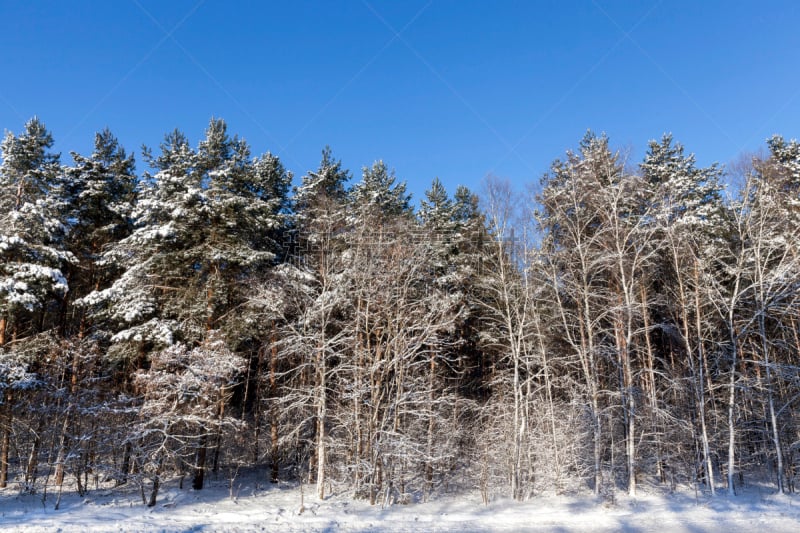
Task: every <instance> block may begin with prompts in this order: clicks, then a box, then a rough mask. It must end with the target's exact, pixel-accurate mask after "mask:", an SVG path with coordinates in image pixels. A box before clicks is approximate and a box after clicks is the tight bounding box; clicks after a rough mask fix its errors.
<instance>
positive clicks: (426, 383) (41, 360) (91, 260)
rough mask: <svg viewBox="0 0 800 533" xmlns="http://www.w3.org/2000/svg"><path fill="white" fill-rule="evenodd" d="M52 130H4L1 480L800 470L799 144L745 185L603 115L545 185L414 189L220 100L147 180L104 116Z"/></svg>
mask: <svg viewBox="0 0 800 533" xmlns="http://www.w3.org/2000/svg"><path fill="white" fill-rule="evenodd" d="M52 146H53V139H52V136H51V134H50V133H49V132H48V130H47V129H46V127H45V126H44V124H43V123H42V122H41V121H39V120H38V119H32V120H31V121H29V122H28V123H27V124H26V125H25V127H24V130H23V131H22V133H20V134H17V135H15V134H13V133H7V134H6V135H5V138H4V139H3V141H2V145H0V151H1V152H2V154H1V155H2V164H0V257H1V258H2V262H0V487H6V486H8V485H12V486H17V487H18V488H19V490H21V491H26V492H50V493H54V492H55V493H56V494H57V497H56V503H55V505H56V507H57V506H58V503H59V501H60V495H61V494H62V491H63V490H64V488H65V486H66V487H67V488H68V490H73V489H74V490H77V491H78V492H81V493H83V492H85V491H87V490H90V489H91V488H93V487H99V486H101V485H102V486H109V484H111V485H123V484H126V483H136V484H138V485H139V486H140V487H141V494H142V499H143V502H144V503H146V504H149V505H155V503H156V500H157V496H158V491H159V488H160V486H161V484H162V483H163V481H164V480H167V479H175V478H179V479H180V483H181V485H183V482H184V479H186V480H187V482H190V483H191V486H192V487H193V488H194V489H195V490H200V489H202V488H203V486H204V484H205V482H206V476H207V475H208V474H209V473H212V474H214V475H226V476H231V478H232V477H233V476H235V475H236V472H238V471H239V470H240V469H242V468H248V469H257V470H259V471H260V472H263V476H264V478H265V480H269V481H272V482H277V481H279V480H300V481H301V482H302V483H308V484H313V485H314V490H315V492H316V494H317V496H318V497H320V498H324V497H325V496H326V495H328V494H330V493H331V492H334V491H337V492H341V491H347V492H348V493H350V494H352V495H353V497H356V498H364V499H367V500H369V501H370V502H371V503H388V502H397V501H412V500H414V501H416V500H419V499H425V498H428V497H429V496H430V495H432V494H436V493H441V492H444V491H466V490H473V489H477V490H479V491H480V493H481V494H482V496H483V498H484V499H485V500H486V501H488V499H489V498H491V497H492V496H493V495H507V496H510V497H513V498H515V499H525V498H529V497H531V496H532V495H534V494H537V493H540V492H543V491H567V490H574V489H576V488H581V487H587V488H590V489H591V490H593V491H594V492H595V493H596V494H598V495H603V496H606V497H609V496H613V494H614V492H615V491H617V490H625V491H627V492H628V493H629V494H631V495H634V494H635V493H636V487H637V483H640V482H642V481H646V482H650V483H661V484H664V485H666V486H668V487H672V488H674V487H676V486H677V485H680V484H684V485H686V484H688V485H692V486H694V487H697V488H699V489H701V490H704V491H707V492H709V493H710V494H714V493H715V492H716V491H719V490H725V491H728V492H729V493H730V494H735V493H736V490H737V488H738V487H741V486H742V485H743V484H745V483H747V482H748V480H751V479H752V480H761V481H763V480H769V482H771V483H773V484H774V486H775V487H776V489H777V490H778V491H780V492H788V491H793V490H794V488H795V482H796V480H797V474H798V472H797V468H798V467H800V418H798V416H799V415H798V414H797V413H798V411H797V408H798V407H799V404H800V359H798V357H799V356H798V351H799V350H800V329H798V327H799V324H798V322H799V321H800V301H798V295H800V286H799V285H798V283H799V282H800V275H799V273H800V262H799V260H800V257H798V252H799V251H800V239H798V237H799V235H798V232H799V231H800V196H799V195H798V193H799V192H800V145H798V143H797V142H796V141H786V140H784V139H783V138H782V137H779V136H775V137H773V138H771V139H769V140H768V142H767V149H766V150H765V152H764V154H762V155H759V156H754V157H752V158H750V160H749V161H747V163H746V164H745V165H743V166H742V167H741V168H740V169H738V176H739V177H740V178H741V179H740V181H741V186H740V187H739V190H737V191H735V194H733V195H731V196H730V197H726V195H725V190H724V187H723V185H722V181H723V178H724V173H723V169H721V168H719V167H718V166H716V165H712V166H710V167H705V168H701V167H698V166H697V164H696V161H695V158H694V156H693V155H690V154H687V153H686V152H685V151H684V148H683V147H682V146H681V145H680V144H679V143H677V142H675V141H674V140H673V139H672V138H671V136H669V135H665V136H664V137H662V139H661V140H659V141H651V142H650V143H649V147H648V150H647V153H646V155H645V157H644V159H643V160H642V161H641V162H640V163H638V164H632V163H630V162H629V161H627V160H626V158H625V157H624V156H623V155H622V154H620V153H619V152H617V151H614V150H612V149H611V148H610V145H609V140H608V138H607V137H606V136H604V135H603V136H597V135H594V134H592V133H587V135H586V136H585V137H584V138H583V139H582V140H581V141H580V143H579V145H578V147H577V148H576V149H575V150H573V151H568V152H567V153H566V154H565V156H564V157H563V158H561V159H558V160H556V161H555V162H554V163H553V164H552V166H551V167H550V169H549V171H548V172H547V173H546V174H545V175H544V176H543V177H542V178H541V183H540V184H539V186H538V187H536V188H535V189H534V188H532V189H531V190H532V191H534V190H535V191H536V192H531V193H530V194H528V195H527V196H526V195H520V194H519V193H518V192H517V191H515V190H514V189H513V188H512V187H511V186H510V184H509V183H508V182H505V181H503V180H500V179H497V178H488V179H487V180H486V183H485V190H484V191H483V192H482V194H481V197H480V199H479V197H478V195H476V194H474V193H473V192H471V191H470V190H468V189H467V188H466V187H459V188H458V189H456V191H454V193H453V194H452V195H451V194H449V193H448V191H446V190H445V188H444V187H443V186H442V184H441V183H440V182H439V181H438V180H434V181H433V183H432V185H431V187H430V189H429V190H428V191H427V192H426V193H425V197H424V198H423V199H421V200H420V202H419V207H418V208H417V209H415V208H414V207H413V205H412V203H411V197H410V195H409V194H408V193H407V191H406V187H405V184H404V183H402V182H398V180H397V178H396V176H395V175H394V173H393V171H391V170H390V169H389V167H387V165H386V164H384V163H383V162H376V163H375V164H373V165H372V166H369V167H365V168H363V169H362V175H361V178H360V179H359V180H358V181H355V182H354V180H353V179H352V176H351V173H350V172H349V171H348V170H346V169H345V168H344V167H343V166H342V163H341V162H340V161H339V160H337V159H335V158H334V156H333V155H332V153H331V151H330V150H329V149H327V148H326V149H325V150H324V151H323V153H322V160H321V162H320V165H319V167H318V169H316V170H314V171H309V172H308V173H307V174H306V175H304V176H302V178H300V180H299V181H298V182H297V183H298V184H297V185H296V186H293V176H292V174H291V173H290V172H288V171H287V170H286V169H285V168H284V166H283V165H282V163H281V162H280V160H279V158H278V157H276V156H274V155H272V154H271V153H266V154H264V155H260V156H254V155H253V154H252V153H251V149H250V147H249V146H248V144H247V143H246V142H244V141H243V140H241V139H239V138H238V137H236V136H231V135H230V134H229V133H228V131H227V126H226V124H225V122H224V121H222V120H217V119H212V120H211V122H210V123H209V126H208V129H207V130H206V132H205V136H204V138H203V139H202V140H201V141H200V142H199V143H198V145H197V147H192V146H190V143H189V142H188V140H187V138H186V136H185V135H184V134H183V133H181V132H180V131H177V130H176V131H174V132H172V133H169V134H168V135H166V136H165V138H164V141H163V142H162V143H161V145H160V146H159V148H158V150H156V151H155V153H154V152H153V151H151V150H148V149H144V150H143V153H142V159H143V161H144V163H145V164H146V166H147V168H148V170H146V171H143V172H142V173H141V174H137V173H136V169H135V165H134V159H133V157H132V156H131V155H129V154H128V153H127V152H126V151H125V150H124V149H123V147H121V146H120V145H119V143H118V141H117V139H116V138H115V137H114V136H113V135H112V134H111V133H110V132H109V131H108V130H105V131H103V132H100V133H98V134H97V135H96V136H95V144H94V150H93V152H92V153H91V154H90V155H81V154H77V153H72V154H71V158H72V163H71V164H69V165H68V164H65V163H62V161H61V158H60V156H59V155H58V154H54V153H52V151H51V149H52Z"/></svg>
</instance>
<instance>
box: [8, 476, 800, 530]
mask: <svg viewBox="0 0 800 533" xmlns="http://www.w3.org/2000/svg"><path fill="white" fill-rule="evenodd" d="M234 487H235V490H234V491H233V494H232V493H231V491H230V490H229V489H228V485H227V483H226V482H225V481H223V480H219V481H213V480H212V482H211V483H210V484H209V486H208V488H207V489H204V490H202V491H200V492H195V491H192V490H191V489H188V488H184V489H179V488H178V487H177V483H176V482H174V483H168V484H166V486H165V487H164V489H163V491H162V493H161V494H160V497H159V502H158V504H157V505H156V507H154V508H147V507H145V506H143V505H142V501H141V496H140V494H139V492H138V490H134V489H135V488H134V487H130V488H127V489H125V490H122V489H117V490H102V489H101V490H97V491H92V492H90V493H89V494H87V495H86V496H84V497H80V496H78V495H77V494H74V493H69V494H64V496H63V498H62V502H61V508H60V510H58V511H55V510H54V509H53V507H54V502H55V495H54V494H50V495H48V497H47V501H46V502H45V503H44V504H43V502H42V496H41V495H24V496H21V495H20V494H19V491H18V490H15V489H11V488H8V489H5V490H2V491H0V531H4V532H5V531H25V532H40V531H41V532H45V531H46V532H82V533H84V532H86V533H88V532H95V531H96V532H114V531H121V532H128V531H147V532H149V531H164V532H188V531H192V532H199V531H209V532H210V531H240V532H248V531H280V532H284V531H285V532H300V531H329V532H334V531H376V532H380V531H432V532H435V531H442V532H456V531H458V532H461V531H552V532H559V533H567V532H582V531H626V532H660V533H666V532H673V531H675V532H691V533H701V532H717V531H719V532H722V531H757V532H761V533H766V532H783V531H785V532H797V531H800V498H799V497H797V496H777V495H774V494H773V493H772V491H770V490H768V489H766V488H764V489H759V488H758V487H752V488H750V489H748V490H746V491H744V493H743V494H741V495H740V496H738V497H736V498H729V497H727V496H719V495H718V496H717V497H716V498H713V499H711V498H709V497H708V496H703V495H699V496H697V497H695V494H694V492H691V491H685V492H682V491H678V492H676V493H673V494H667V493H659V491H657V490H654V489H649V490H648V489H645V490H643V491H641V492H642V493H641V494H640V495H639V496H638V497H637V498H636V499H630V498H628V497H627V496H625V495H623V494H619V495H618V496H617V497H616V499H615V502H614V503H609V502H601V501H598V500H597V499H595V498H593V497H592V495H591V494H586V495H581V496H574V497H568V496H539V497H535V498H533V499H531V500H530V501H527V502H524V503H519V502H513V501H509V500H504V499H496V500H495V501H492V502H491V503H490V504H489V505H488V506H485V505H483V504H482V503H481V498H480V495H479V494H478V493H474V494H468V495H461V496H446V497H440V498H438V499H436V500H435V501H431V502H426V503H416V504H411V505H393V506H390V507H386V508H381V506H370V505H369V504H368V503H366V502H363V501H351V500H350V498H349V496H348V495H334V496H332V497H330V498H328V499H326V500H325V501H318V500H317V499H316V498H315V497H314V496H312V495H310V494H309V490H308V487H307V488H306V490H305V491H303V494H302V495H301V491H300V489H299V488H298V487H297V485H288V484H279V485H270V484H269V483H261V484H259V483H256V482H255V481H248V480H246V479H245V480H242V481H238V480H237V481H236V482H235V483H234ZM301 498H302V499H303V500H304V506H303V507H304V509H303V510H302V512H301Z"/></svg>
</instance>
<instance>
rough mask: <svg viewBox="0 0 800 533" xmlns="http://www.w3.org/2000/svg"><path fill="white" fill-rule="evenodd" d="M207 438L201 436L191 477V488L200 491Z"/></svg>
mask: <svg viewBox="0 0 800 533" xmlns="http://www.w3.org/2000/svg"><path fill="white" fill-rule="evenodd" d="M207 440H208V437H207V436H206V435H203V436H202V437H200V442H199V443H198V445H197V456H196V459H195V464H194V476H193V477H192V488H193V489H194V490H202V488H203V484H204V482H205V473H206V449H207Z"/></svg>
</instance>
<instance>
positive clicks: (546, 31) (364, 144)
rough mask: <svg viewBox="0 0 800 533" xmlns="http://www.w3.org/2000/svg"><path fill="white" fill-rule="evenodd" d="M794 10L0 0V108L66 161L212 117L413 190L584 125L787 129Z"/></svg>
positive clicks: (454, 0)
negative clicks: (45, 132)
mask: <svg viewBox="0 0 800 533" xmlns="http://www.w3.org/2000/svg"><path fill="white" fill-rule="evenodd" d="M798 28H800V3H798V2H796V1H784V2H777V1H765V2H755V1H752V2H741V1H736V0H733V1H731V0H728V1H699V2H698V1H676V0H669V1H663V2H655V1H650V0H644V1H641V2H626V1H613V2H604V1H600V0H597V1H596V2H595V1H591V0H590V1H578V2H566V1H563V2H559V1H552V2H550V1H548V2H544V1H543V2H539V1H532V0H531V1H515V2H511V1H502V0H500V1H489V0H485V1H465V0H433V1H431V2H428V1H427V0H403V1H395V2H381V1H377V0H369V1H363V2H362V1H360V0H353V1H349V0H341V1H340V0H335V1H318V2H311V1H291V2H267V1H256V0H254V1H249V2H233V1H229V2H224V1H219V0H206V1H200V2H198V1H197V0H193V1H170V2H164V1H149V0H133V1H129V0H114V1H106V2H104V1H93V2H79V1H70V2H40V1H30V2H22V1H19V2H12V1H4V2H2V3H1V4H0V43H1V44H0V46H1V47H2V52H3V53H2V63H1V64H2V83H0V126H2V127H3V128H4V129H7V130H11V131H14V132H18V131H20V129H21V127H22V124H23V123H24V121H25V120H26V119H27V118H29V117H31V116H33V115H38V116H39V117H40V118H41V119H43V120H44V122H45V123H46V124H47V126H48V127H49V128H50V129H51V130H52V132H53V134H54V135H55V137H56V143H57V144H56V149H57V150H60V151H62V152H63V154H64V160H65V161H67V162H69V161H70V158H69V156H68V154H67V152H68V151H69V150H77V151H80V152H83V153H86V152H88V151H90V148H91V143H92V139H93V133H94V132H95V131H97V130H99V129H101V128H103V127H105V126H109V127H110V128H111V129H112V131H114V132H115V133H116V135H117V136H118V137H119V138H120V140H121V141H122V143H123V144H124V145H125V147H126V148H127V149H128V150H134V151H135V152H136V153H137V156H138V152H139V147H140V146H141V144H143V143H144V144H147V145H148V146H153V147H155V146H157V145H158V143H159V142H160V141H161V139H162V138H163V135H164V133H165V132H167V131H170V130H172V129H173V128H175V127H179V128H180V129H182V130H183V131H184V132H185V133H186V134H187V135H188V136H189V138H190V139H192V142H196V141H197V139H198V138H199V137H200V136H201V135H202V132H203V130H204V128H205V126H206V124H207V123H208V120H209V118H210V117H211V116H215V117H222V118H224V119H226V120H227V122H228V124H229V127H230V129H231V130H232V131H233V132H238V133H239V134H240V135H241V136H242V137H244V138H245V139H246V140H247V141H248V142H249V143H250V144H251V145H252V147H253V149H254V152H256V153H261V152H265V151H268V150H269V151H272V152H273V153H277V154H279V155H280V156H281V158H282V160H283V162H284V164H285V166H286V167H287V168H288V169H290V170H291V171H293V172H294V173H295V175H297V176H299V175H301V174H303V173H304V172H305V171H307V170H309V169H313V168H316V166H317V163H318V162H319V156H320V151H321V149H322V148H323V146H325V145H326V144H329V145H331V147H332V148H333V151H334V154H335V155H336V156H337V157H339V158H341V159H342V160H343V163H344V164H345V166H347V167H348V168H350V169H351V170H352V171H353V173H354V175H356V176H358V175H359V174H360V168H361V167H362V166H364V165H368V164H371V163H372V161H374V160H375V159H383V160H384V161H386V162H387V163H388V164H389V165H390V166H391V167H393V168H394V169H396V172H397V175H398V177H399V178H400V179H403V180H407V181H408V183H409V188H410V190H411V191H412V192H413V193H414V196H415V198H417V199H418V198H419V196H420V194H421V193H422V191H424V190H425V188H427V186H428V185H429V184H430V181H431V179H432V178H433V177H434V176H439V177H440V178H441V179H442V181H443V182H444V183H445V185H446V186H447V187H448V189H449V190H450V191H451V192H452V190H453V189H454V187H455V186H456V185H457V184H459V183H463V184H465V185H467V186H469V187H471V188H473V189H477V188H478V186H479V183H480V181H481V179H482V178H483V177H484V176H485V175H486V174H487V173H493V174H496V175H498V176H500V177H505V178H509V179H511V180H513V181H514V182H515V183H519V184H522V183H526V182H532V181H538V179H539V177H540V176H541V174H542V173H543V172H545V171H546V169H547V167H548V166H549V164H550V163H551V161H552V160H553V159H555V158H557V157H560V156H561V155H563V153H564V151H565V150H566V149H568V148H571V147H575V146H576V145H577V143H578V141H579V140H580V139H581V137H582V136H583V134H584V132H585V131H586V130H587V129H588V128H591V129H593V130H595V131H597V132H602V131H604V132H606V133H608V135H609V136H610V137H611V140H612V143H613V144H614V145H615V146H616V147H619V148H629V149H630V150H631V152H632V157H633V159H634V160H635V161H638V160H639V159H641V157H642V155H643V154H644V152H645V149H646V142H647V141H648V140H649V139H652V138H657V137H660V136H661V134H662V133H664V132H672V133H673V134H674V136H675V138H676V139H677V140H679V141H681V142H682V143H683V144H684V145H685V146H686V147H687V149H688V150H690V151H693V152H696V153H697V155H698V159H699V161H700V162H701V163H703V164H707V163H710V162H712V161H720V162H722V163H727V162H729V161H731V160H733V159H735V158H736V157H737V156H738V154H740V153H741V152H743V151H753V150H757V149H759V148H760V147H762V146H763V141H764V139H765V138H766V137H767V136H769V135H771V134H772V133H781V134H783V135H785V136H786V137H797V136H799V135H800V132H799V131H798V130H799V129H800V31H798ZM137 162H138V165H137V166H138V169H139V171H141V170H143V166H144V165H143V164H142V163H141V162H140V159H139V158H138V157H137Z"/></svg>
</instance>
